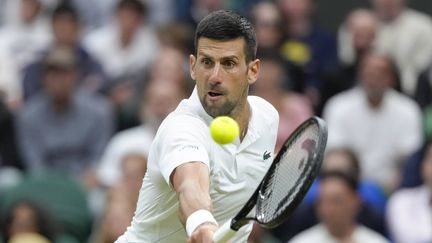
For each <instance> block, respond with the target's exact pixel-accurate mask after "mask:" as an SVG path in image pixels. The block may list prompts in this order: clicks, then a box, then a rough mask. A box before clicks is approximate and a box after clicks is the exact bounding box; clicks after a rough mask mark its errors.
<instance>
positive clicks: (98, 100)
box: [76, 91, 112, 116]
mask: <svg viewBox="0 0 432 243" xmlns="http://www.w3.org/2000/svg"><path fill="white" fill-rule="evenodd" d="M76 102H77V104H78V105H79V106H80V108H81V109H82V110H84V111H85V112H86V113H89V114H93V115H95V116H111V115H112V114H111V113H112V107H111V105H110V103H109V102H108V100H107V99H106V98H104V97H103V96H101V95H99V94H93V93H88V92H85V91H79V92H77V93H76Z"/></svg>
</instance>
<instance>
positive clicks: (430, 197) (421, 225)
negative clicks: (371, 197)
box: [386, 144, 432, 243]
mask: <svg viewBox="0 0 432 243" xmlns="http://www.w3.org/2000/svg"><path fill="white" fill-rule="evenodd" d="M420 170H421V175H422V178H423V184H422V185H420V186H417V187H413V188H405V189H401V190H398V191H396V192H395V193H394V194H393V195H392V196H391V197H390V198H389V202H388V206H387V215H386V216H387V221H388V225H389V230H390V233H391V235H392V238H393V240H394V242H396V243H403V242H432V217H431V215H432V145H431V144H429V145H428V146H427V147H426V151H425V154H424V159H423V161H422V166H421V169H420Z"/></svg>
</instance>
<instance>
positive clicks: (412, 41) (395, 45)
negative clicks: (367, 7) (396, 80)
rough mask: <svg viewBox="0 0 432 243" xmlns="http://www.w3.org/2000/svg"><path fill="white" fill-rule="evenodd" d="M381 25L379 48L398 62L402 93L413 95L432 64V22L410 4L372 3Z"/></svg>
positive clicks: (373, 0)
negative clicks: (424, 72)
mask: <svg viewBox="0 0 432 243" xmlns="http://www.w3.org/2000/svg"><path fill="white" fill-rule="evenodd" d="M370 2H371V4H372V6H373V9H374V11H375V13H376V16H377V17H378V19H379V22H380V33H379V36H378V39H377V41H378V43H377V44H378V47H379V48H380V49H382V50H384V51H386V53H388V54H389V55H390V56H391V58H392V59H394V60H395V63H396V65H397V67H398V68H399V69H400V73H401V89H402V91H403V92H404V93H405V94H408V95H410V96H412V95H414V91H415V88H416V85H417V78H418V75H419V74H420V72H422V71H424V70H425V69H426V68H427V67H428V65H429V64H430V63H431V62H432V45H431V44H430V43H431V41H432V19H431V17H430V16H428V15H427V14H424V13H422V12H419V11H416V10H414V9H411V8H409V7H408V6H407V5H408V2H409V1H408V0H370Z"/></svg>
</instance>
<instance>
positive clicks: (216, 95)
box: [207, 91, 222, 98]
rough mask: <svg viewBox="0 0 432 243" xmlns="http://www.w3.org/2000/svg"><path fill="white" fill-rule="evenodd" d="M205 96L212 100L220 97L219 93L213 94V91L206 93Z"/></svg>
mask: <svg viewBox="0 0 432 243" xmlns="http://www.w3.org/2000/svg"><path fill="white" fill-rule="evenodd" d="M207 94H208V95H209V96H210V97H212V98H217V97H219V96H222V94H221V93H219V92H215V91H209V92H207Z"/></svg>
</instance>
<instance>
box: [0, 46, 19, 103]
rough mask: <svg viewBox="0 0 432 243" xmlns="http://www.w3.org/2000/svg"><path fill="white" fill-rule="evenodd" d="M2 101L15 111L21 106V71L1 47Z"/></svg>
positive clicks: (0, 86)
mask: <svg viewBox="0 0 432 243" xmlns="http://www.w3.org/2000/svg"><path fill="white" fill-rule="evenodd" d="M0 100H2V102H5V103H6V105H7V106H8V107H9V108H10V109H13V110H16V109H18V108H19V107H20V105H21V84H20V80H19V71H18V67H17V65H16V63H15V62H14V60H13V58H12V57H11V55H9V52H7V51H6V50H4V49H2V48H1V47H0Z"/></svg>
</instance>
